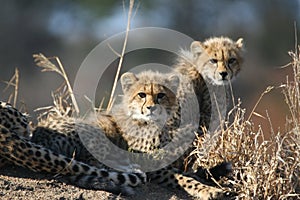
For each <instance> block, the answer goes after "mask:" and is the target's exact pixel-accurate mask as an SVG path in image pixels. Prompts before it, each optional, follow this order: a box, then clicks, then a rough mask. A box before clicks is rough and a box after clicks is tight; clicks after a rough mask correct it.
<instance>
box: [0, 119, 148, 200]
mask: <svg viewBox="0 0 300 200" xmlns="http://www.w3.org/2000/svg"><path fill="white" fill-rule="evenodd" d="M0 155H1V157H2V158H5V159H7V160H8V161H10V162H11V163H13V164H16V165H19V166H22V167H26V168H28V169H30V170H33V171H38V172H49V173H54V174H59V175H63V176H64V177H66V178H67V179H68V180H69V181H70V182H71V183H72V184H74V185H77V186H79V187H84V188H89V189H96V190H99V189H101V190H106V191H111V192H114V193H118V194H119V193H123V194H125V195H126V194H128V195H130V194H132V193H133V190H132V188H133V187H137V186H139V185H141V184H143V183H145V182H146V175H145V174H144V173H142V172H137V173H126V172H117V171H108V170H106V169H100V168H96V167H94V166H89V165H87V164H85V163H82V162H79V161H76V160H74V159H71V158H68V157H66V156H64V155H61V154H57V153H54V152H52V151H51V150H49V149H46V148H44V147H42V146H40V145H37V144H35V143H32V142H30V141H29V140H27V139H26V138H23V137H20V136H18V135H17V134H15V133H13V132H10V131H9V130H8V129H7V128H5V127H4V126H3V125H1V124H0Z"/></svg>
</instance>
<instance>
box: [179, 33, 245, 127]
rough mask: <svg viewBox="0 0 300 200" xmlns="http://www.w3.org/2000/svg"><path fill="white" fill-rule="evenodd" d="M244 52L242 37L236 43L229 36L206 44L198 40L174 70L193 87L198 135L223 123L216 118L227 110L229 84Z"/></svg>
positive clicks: (214, 39)
mask: <svg viewBox="0 0 300 200" xmlns="http://www.w3.org/2000/svg"><path fill="white" fill-rule="evenodd" d="M243 52H244V50H243V39H242V38H239V39H238V40H237V41H233V40H232V39H230V38H228V37H213V38H209V39H207V40H205V41H204V42H200V41H194V42H192V44H191V46H190V50H182V51H181V52H180V53H179V56H178V59H177V62H176V63H175V65H174V68H175V71H177V72H179V73H181V74H182V75H183V76H185V77H187V78H188V80H191V82H192V84H193V87H194V91H195V93H196V95H197V98H198V101H199V109H200V122H199V130H198V132H200V133H201V132H202V128H203V127H206V128H207V129H208V128H209V126H210V125H212V124H211V123H213V122H216V121H217V124H216V125H214V126H213V127H211V128H216V127H218V125H219V124H220V122H219V121H218V120H216V119H219V116H218V115H219V112H220V109H222V108H223V110H225V111H226V105H227V104H228V103H229V102H228V99H229V98H228V96H229V92H228V91H229V89H228V84H229V83H230V81H231V80H232V79H233V78H235V77H236V76H237V75H238V73H239V72H240V70H241V67H242V64H243V60H244V59H243ZM224 90H225V91H224ZM221 94H224V95H223V96H222V95H221ZM214 95H215V96H216V97H214ZM224 96H225V99H224ZM212 104H213V106H212ZM224 105H225V106H224ZM212 108H214V109H212ZM216 108H218V110H216ZM221 111H222V110H221ZM221 114H224V113H221Z"/></svg>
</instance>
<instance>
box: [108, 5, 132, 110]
mask: <svg viewBox="0 0 300 200" xmlns="http://www.w3.org/2000/svg"><path fill="white" fill-rule="evenodd" d="M133 5H134V0H130V2H129V10H128V16H127V26H126V33H125V39H124V43H123V48H122V52H121V54H118V53H117V52H116V51H115V50H113V49H112V48H111V47H110V48H111V49H112V51H113V52H115V53H116V55H117V56H119V58H120V60H119V64H118V68H117V72H116V75H115V80H114V83H113V87H112V90H111V93H110V98H109V101H108V105H107V111H110V109H111V107H112V105H113V99H114V98H113V97H114V94H115V90H116V87H117V83H118V78H119V75H120V71H121V67H122V63H123V59H124V55H125V50H126V46H127V40H128V34H129V30H130V23H131V15H132V9H133Z"/></svg>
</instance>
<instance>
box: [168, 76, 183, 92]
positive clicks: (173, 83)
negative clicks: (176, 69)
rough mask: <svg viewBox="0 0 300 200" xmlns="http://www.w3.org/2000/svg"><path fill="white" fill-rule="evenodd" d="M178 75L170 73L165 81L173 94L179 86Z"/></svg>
mask: <svg viewBox="0 0 300 200" xmlns="http://www.w3.org/2000/svg"><path fill="white" fill-rule="evenodd" d="M179 82H180V80H179V77H178V76H177V75H174V74H173V75H171V76H169V77H168V80H167V83H168V86H169V89H171V90H172V92H174V93H175V94H176V93H177V89H178V87H179Z"/></svg>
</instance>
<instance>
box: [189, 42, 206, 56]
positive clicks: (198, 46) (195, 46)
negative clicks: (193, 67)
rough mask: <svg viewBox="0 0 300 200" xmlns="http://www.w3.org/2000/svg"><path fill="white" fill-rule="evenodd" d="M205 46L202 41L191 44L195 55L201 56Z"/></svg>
mask: <svg viewBox="0 0 300 200" xmlns="http://www.w3.org/2000/svg"><path fill="white" fill-rule="evenodd" d="M204 48H205V47H204V46H203V44H202V43H201V42H200V41H194V42H192V44H191V52H192V53H193V55H194V56H199V55H200V54H201V53H202V52H203V51H204Z"/></svg>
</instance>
